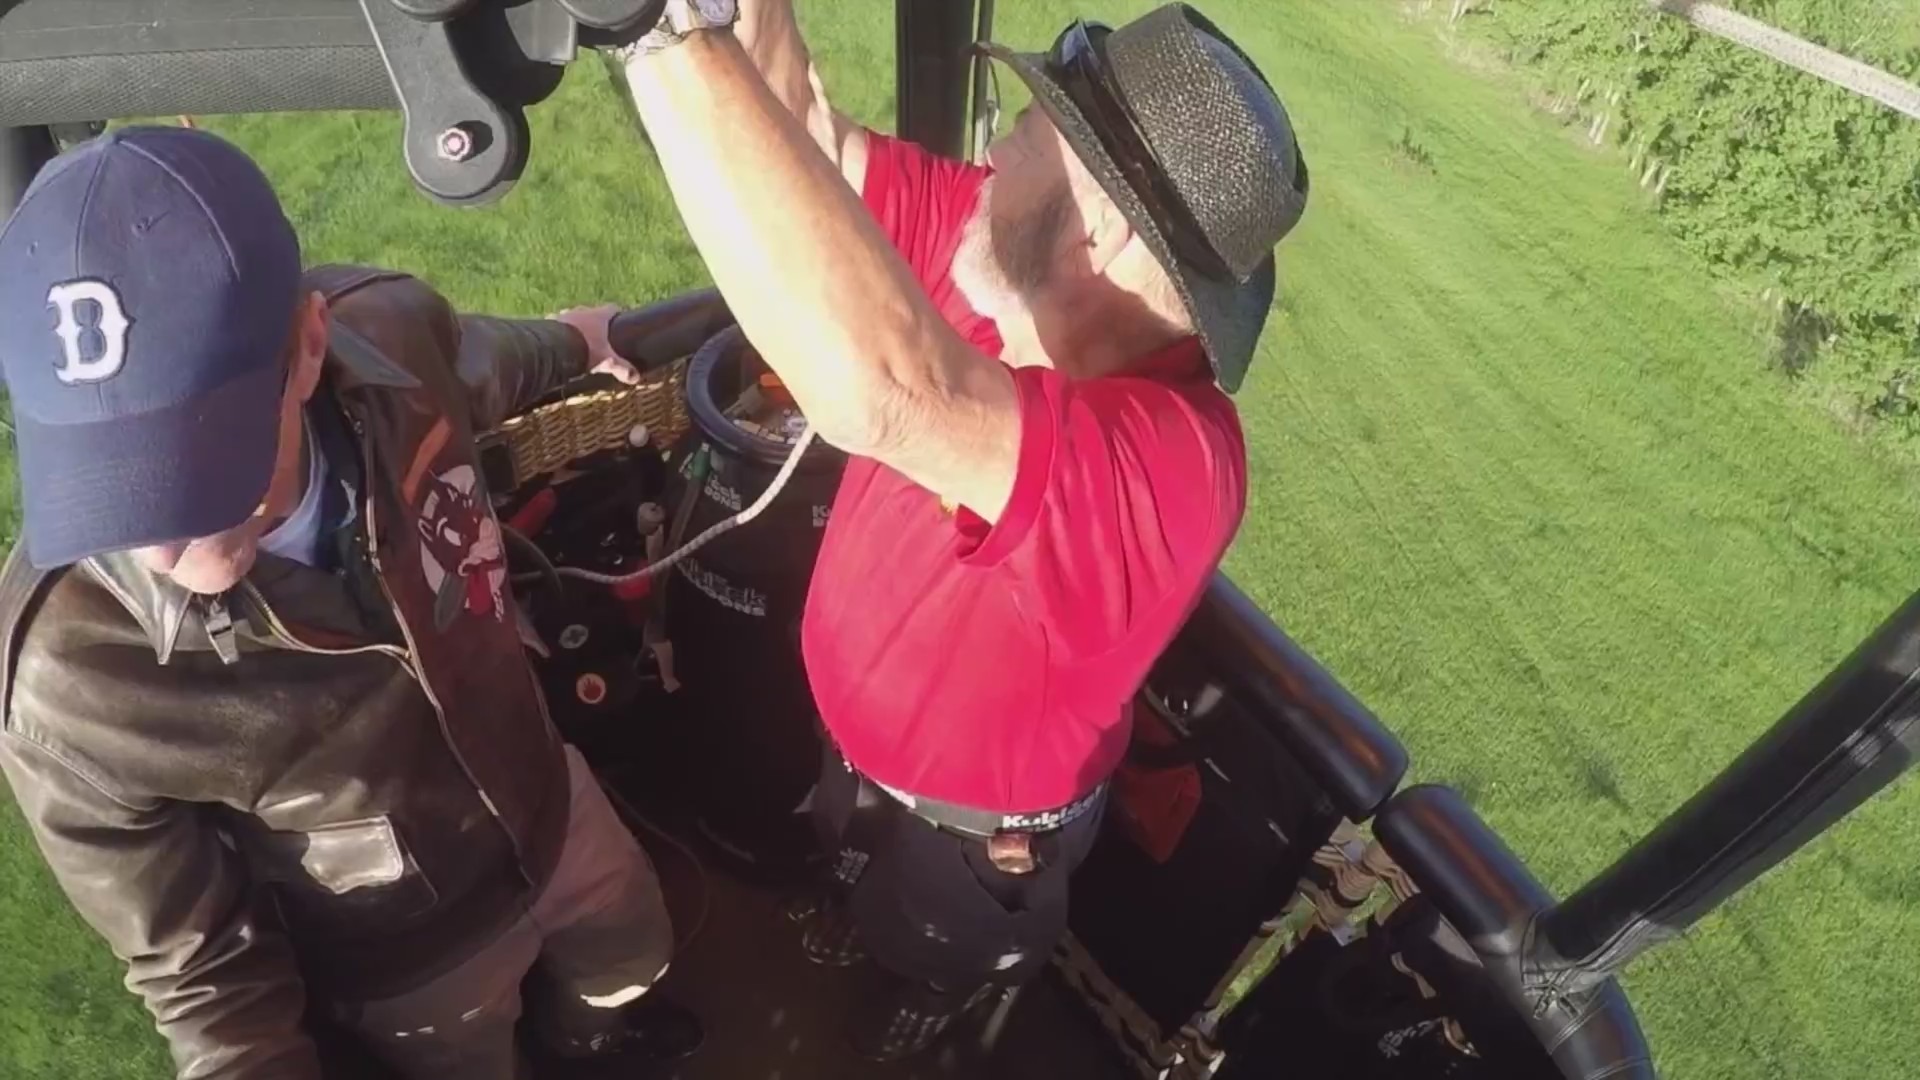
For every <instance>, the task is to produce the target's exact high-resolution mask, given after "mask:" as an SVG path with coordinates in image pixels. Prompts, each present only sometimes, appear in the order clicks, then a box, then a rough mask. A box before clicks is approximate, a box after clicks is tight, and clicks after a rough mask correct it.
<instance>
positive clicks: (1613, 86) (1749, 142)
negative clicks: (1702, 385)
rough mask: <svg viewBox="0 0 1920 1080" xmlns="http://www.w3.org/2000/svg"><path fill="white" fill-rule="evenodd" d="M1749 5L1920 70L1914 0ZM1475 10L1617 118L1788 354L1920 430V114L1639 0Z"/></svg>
mask: <svg viewBox="0 0 1920 1080" xmlns="http://www.w3.org/2000/svg"><path fill="white" fill-rule="evenodd" d="M1732 6H1734V7H1736V8H1738V9H1740V10H1741V11H1743V12H1744V13H1746V14H1749V15H1752V16H1753V17H1755V18H1758V19H1761V20H1763V21H1765V22H1768V23H1770V24H1772V25H1774V26H1778V27H1780V28H1782V29H1784V30H1787V31H1789V32H1791V33H1794V34H1797V35H1799V36H1801V37H1804V38H1807V39H1808V40H1811V41H1814V42H1816V43H1818V44H1821V45H1824V46H1826V47H1827V48H1830V49H1834V50H1836V51H1838V52H1841V53H1844V54H1846V55H1848V56H1851V57H1854V58H1855V59H1858V60H1861V61H1863V62H1866V63H1869V64H1872V65H1875V66H1877V67H1880V68H1882V69H1884V70H1887V71H1890V72H1892V73H1893V74H1895V75H1897V76H1900V77H1903V78H1910V79H1911V78H1920V6H1916V5H1913V4H1911V2H1910V0H1739V2H1736V3H1734V4H1732ZM1471 22H1472V23H1473V24H1475V25H1477V26H1479V27H1481V28H1482V32H1484V33H1487V34H1489V35H1491V36H1493V37H1494V38H1495V39H1496V40H1498V41H1499V42H1500V43H1501V44H1502V45H1503V46H1504V48H1505V50H1506V52H1507V54H1508V56H1509V58H1510V59H1512V60H1514V61H1517V62H1520V63H1523V64H1527V65H1531V66H1532V67H1533V68H1535V69H1536V70H1537V71H1538V72H1540V73H1541V75H1542V76H1543V77H1544V79H1545V80H1546V82H1547V84H1548V86H1549V87H1550V89H1551V92H1552V93H1553V94H1555V95H1556V102H1555V104H1556V106H1557V107H1560V108H1563V109H1564V110H1566V111H1568V112H1570V113H1572V114H1575V115H1581V116H1583V118H1593V117H1597V116H1602V115H1604V116H1606V117H1607V118H1608V123H1607V128H1606V136H1605V137H1606V138H1607V139H1610V140H1611V141H1612V142H1613V143H1614V144H1616V145H1618V146H1621V147H1623V148H1625V149H1626V150H1627V151H1628V152H1629V153H1630V155H1631V160H1632V162H1633V164H1634V165H1635V166H1636V167H1637V168H1639V169H1641V170H1642V171H1641V172H1640V174H1639V175H1641V176H1642V178H1643V180H1644V181H1647V182H1652V181H1654V180H1656V179H1657V178H1662V179H1663V182H1662V183H1661V185H1660V192H1659V194H1660V197H1661V198H1660V210H1661V215H1662V217H1663V219H1664V220H1665V222H1666V223H1667V226H1668V227H1669V228H1670V229H1671V231H1672V232H1673V234H1674V235H1675V236H1677V237H1679V238H1680V240H1681V241H1682V242H1683V243H1685V244H1686V245H1687V246H1688V247H1689V248H1691V249H1693V250H1694V251H1696V252H1698V253H1699V254H1700V255H1702V256H1704V257H1705V259H1706V260H1707V261H1708V263H1709V264H1710V265H1711V266H1713V267H1716V268H1718V269H1719V270H1721V271H1722V272H1724V273H1726V274H1727V275H1729V276H1730V277H1731V278H1733V279H1734V280H1735V281H1738V282H1740V283H1743V284H1748V285H1751V286H1752V287H1753V288H1754V290H1755V291H1756V292H1760V291H1761V290H1762V289H1763V288H1764V290H1765V293H1764V295H1765V296H1766V297H1767V298H1768V300H1770V301H1771V302H1772V303H1773V305H1774V310H1775V312H1776V313H1777V315H1778V317H1779V328H1780V330H1781V334H1780V345H1781V347H1780V350H1779V360H1780V363H1781V367H1782V368H1783V369H1784V370H1786V371H1787V372H1789V373H1790V374H1793V375H1796V376H1800V377H1803V378H1805V379H1807V380H1810V381H1811V382H1812V383H1814V384H1815V389H1816V391H1817V392H1818V393H1820V394H1822V395H1823V396H1826V397H1829V398H1831V399H1832V400H1833V401H1835V402H1836V403H1837V404H1841V405H1843V406H1844V408H1845V411H1846V412H1847V413H1848V414H1850V415H1851V416H1854V417H1857V418H1860V419H1862V420H1865V421H1870V422H1875V423H1877V424H1878V425H1880V426H1890V427H1892V428H1893V429H1895V431H1896V432H1897V433H1898V434H1899V435H1900V436H1901V437H1903V438H1906V439H1920V397H1916V395H1920V386H1916V385H1915V380H1916V377H1917V376H1920V242H1917V241H1916V236H1917V235H1920V121H1916V120H1913V119H1911V118H1908V117H1906V116H1903V115H1901V114H1899V113H1896V112H1894V111H1892V110H1891V109H1888V108H1885V107H1884V106H1882V105H1880V104H1878V103H1877V102H1873V101H1870V100H1868V99H1866V98H1863V97H1860V96H1859V95H1856V94H1854V93H1853V92H1851V91H1849V90H1846V89H1843V88H1841V87H1838V86H1834V85H1832V84H1830V83H1827V82H1825V81H1823V80H1821V79H1819V78H1816V77H1815V76H1812V75H1809V74H1807V73H1805V72H1802V71H1799V70H1798V69H1795V68H1791V67H1788V66H1786V65H1785V64H1782V63H1780V62H1778V61H1776V60H1774V59H1772V58H1770V57H1767V56H1764V55H1762V54H1759V53H1756V52H1753V51H1751V50H1749V49H1747V48H1745V47H1743V46H1740V45H1736V44H1734V43H1732V42H1729V41H1725V40H1723V39H1721V38H1719V37H1716V36H1714V35H1712V34H1708V33H1704V32H1702V31H1700V30H1697V29H1695V28H1694V27H1693V26H1691V25H1690V24H1688V23H1686V22H1685V21H1683V20H1681V19H1677V18H1673V17H1670V16H1667V15H1663V14H1661V13H1659V12H1657V11H1654V10H1652V9H1650V8H1648V7H1647V6H1646V5H1645V4H1644V3H1640V2H1638V0H1605V2H1595V0H1528V2H1525V3H1507V4H1501V5H1499V6H1498V7H1497V8H1495V9H1494V12H1493V17H1492V18H1481V19H1476V20H1471Z"/></svg>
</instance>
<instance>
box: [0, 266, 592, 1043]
mask: <svg viewBox="0 0 1920 1080" xmlns="http://www.w3.org/2000/svg"><path fill="white" fill-rule="evenodd" d="M308 284H309V287H310V288H312V289H315V290H318V291H320V292H323V293H325V294H327V295H328V296H329V297H330V298H331V301H332V305H333V337H332V347H331V351H330V355H329V357H328V361H327V366H326V369H325V370H326V377H325V381H324V382H323V383H322V387H323V389H322V393H323V394H329V395H331V400H332V401H333V402H337V404H338V407H339V408H338V411H337V414H334V415H337V416H338V417H339V418H340V419H341V420H342V421H343V422H342V423H340V424H339V425H337V427H338V431H339V433H340V438H341V439H342V440H344V442H345V445H347V446H351V445H352V444H353V443H355V442H357V443H358V446H359V453H358V454H357V455H356V454H353V453H346V454H344V455H343V456H344V457H345V458H347V459H354V458H357V459H358V460H357V461H353V460H349V461H348V462H346V463H345V464H344V467H343V469H342V471H345V472H347V473H348V474H349V476H348V478H347V479H348V482H349V483H350V484H352V485H353V486H354V487H355V488H356V489H357V494H355V495H354V496H351V497H350V498H349V499H348V500H347V502H348V504H349V505H352V506H353V507H354V509H355V514H354V523H353V525H352V526H351V527H350V528H348V529H344V530H342V533H341V536H342V544H341V553H342V559H341V562H342V564H343V566H342V568H341V569H340V570H339V571H338V572H335V573H329V572H326V571H322V570H317V569H313V568H309V567H307V566H304V565H302V564H299V563H294V562H290V561H286V560H281V559H278V558H275V557H273V556H270V555H266V554H264V553H263V554H262V556H261V561H260V564H259V565H258V566H257V567H256V568H255V570H254V571H253V572H252V573H251V574H250V575H249V576H248V579H247V580H246V581H245V582H244V583H243V584H242V585H241V587H239V588H237V589H235V590H233V591H232V592H230V593H229V594H227V596H225V597H223V598H211V599H210V598H203V597H195V596H193V595H191V594H188V593H186V592H185V591H183V590H181V589H180V588H178V587H177V586H174V585H172V584H171V583H170V582H167V581H164V580H161V579H158V578H155V577H154V576H153V575H151V574H148V573H146V572H144V571H142V570H140V569H139V568H138V567H136V566H134V565H133V564H132V563H131V562H130V561H129V560H128V559H127V558H126V557H124V556H112V557H106V558H99V559H92V560H88V561H86V562H84V563H82V564H80V565H78V566H76V567H73V568H69V569H68V570H66V571H63V572H58V573H55V574H51V575H39V574H35V573H34V572H33V571H31V570H30V569H29V568H27V566H26V563H25V561H24V559H22V558H18V557H14V558H10V559H9V560H8V563H7V567H6V570H5V572H4V577H0V634H4V639H3V640H4V643H5V653H4V663H3V665H0V702H4V704H5V730H4V734H0V769H3V770H4V772H5V774H6V777H7V780H8V781H9V783H10V784H11V786H12V789H13V792H14V795H15V798H16V799H17V800H18V802H19V804H20V807H21V810H22V811H23V812H24V814H25V817H26V820H27V821H28V823H29V824H30V825H31V827H32V829H33V832H34V835H35V837H36V839H37V840H38V841H39V844H40V847H41V849H42V851H44V853H45V855H46V859H47V862H48V864H49V865H50V866H51V867H52V868H53V872H54V874H55V875H56V876H57V877H58V879H59V880H60V882H61V884H62V886H63V887H64V888H65V889H66V892H67V895H68V896H69V897H71V898H72V901H73V904H74V906H75V907H76V908H78V909H79V911H80V914H81V915H82V916H83V917H84V918H85V919H86V920H87V921H88V922H89V923H91V924H92V926H93V927H94V928H95V929H96V930H97V931H98V932H99V933H100V934H101V935H102V936H103V937H105V938H106V940H107V941H108V942H109V943H110V944H111V945H112V947H113V949H114V951H115V952H116V953H117V954H118V955H119V956H120V957H121V958H122V959H124V960H125V961H126V962H127V968H128V976H127V985H128V986H129V987H130V988H131V989H133V990H134V991H136V992H138V993H139V994H140V995H142V997H144V999H145V1001H146V1004H147V1006H148V1008H149V1009H150V1010H151V1011H152V1012H153V1015H154V1017H155V1020H156V1022H157V1025H158V1027H159V1029H160V1031H161V1033H162V1034H163V1035H164V1036H165V1037H166V1038H167V1040H168V1041H169V1043H170V1045H171V1049H172V1052H173V1056H174V1061H175V1063H176V1066H177V1069H178V1072H179V1075H180V1076H181V1077H183V1078H186V1077H191V1078H195V1080H215V1078H217V1080H242V1078H247V1080H252V1078H264V1077H273V1078H275V1080H288V1078H294V1080H306V1078H312V1077H318V1076H319V1075H320V1069H319V1065H318V1063H317V1061H316V1058H315V1051H314V1046H313V1043H312V1042H311V1040H310V1038H309V1037H308V1035H307V1034H306V1033H305V1032H304V1030H303V1026H302V1016H303V1011H304V1009H305V1007H306V1004H307V1002H306V991H307V990H308V989H312V990H313V991H314V992H315V994H316V996H317V997H319V998H321V999H326V1000H333V999H347V1000H351V999H354V998H365V997H379V996H385V995H388V994H390V993H394V992H397V991H399V990H402V989H405V988H407V987H408V986H410V985H416V984H418V983H419V982H421V981H423V980H425V979H427V978H431V977H433V976H435V975H437V974H439V973H441V972H443V971H445V970H448V969H449V968H450V967H451V966H452V965H453V964H455V963H457V962H458V961H459V960H460V959H462V958H463V956H464V955H466V954H468V953H470V951H471V950H472V949H473V948H475V947H477V946H478V945H479V944H481V943H482V942H483V941H484V940H485V939H487V938H488V937H490V936H491V935H493V934H495V933H497V932H498V931H499V930H500V929H501V928H503V927H504V926H505V925H506V924H507V923H508V921H509V920H510V919H511V918H512V917H513V916H514V914H515V913H516V911H518V910H520V905H522V904H524V903H525V902H527V900H528V897H529V894H530V892H531V891H532V890H535V889H537V888H539V887H540V885H541V884H542V883H544V882H545V880H546V878H547V877H548V875H549V874H550V873H551V871H552V868H553V865H554V863H555V861H556V859H557V858H558V855H559V848H560V844H561V841H562V839H563V836H564V832H565V823H566V820H567V790H568V788H567V781H566V767H565V763H564V758H563V756H562V747H561V743H560V740H559V738H558V736H557V735H556V733H555V732H554V730H553V727H552V725H551V724H550V723H549V721H548V719H547V716H546V708H545V704H544V702H543V701H542V699H541V696H540V693H539V690H538V688H537V686H536V683H535V681H534V675H533V672H532V670H531V669H530V667H529V666H528V663H527V660H526V656H525V653H524V652H523V651H522V645H521V642H520V639H519V636H518V633H517V628H516V623H515V618H514V613H513V611H512V609H511V607H510V606H509V605H510V604H511V599H510V597H509V595H508V592H507V586H506V582H505V578H506V571H505V564H504V553H503V552H502V551H501V550H500V537H499V532H498V528H497V525H496V524H495V521H494V518H493V515H492V511H491V508H490V507H489V505H488V497H487V492H486V491H485V490H484V488H483V486H482V484H481V481H480V477H479V468H478V464H479V463H478V461H477V458H476V453H475V449H474V435H475V433H476V432H479V431H484V430H486V429H488V428H491V427H493V426H495V425H497V424H498V423H499V422H500V421H502V420H503V419H505V418H506V417H508V416H510V415H513V414H514V413H516V412H518V411H520V410H522V409H524V408H525V407H527V406H528V405H530V404H532V403H533V402H534V401H535V400H537V399H538V398H539V397H540V396H542V395H543V394H544V393H545V392H546V391H548V390H551V389H553V388H556V387H558V386H559V385H561V384H562V383H563V382H565V381H566V380H568V379H570V378H573V377H576V376H579V375H582V374H584V373H585V370H584V369H585V365H586V352H585V348H584V345H583V343H582V341H581V339H580V337H579V335H578V334H576V333H575V332H574V331H572V330H570V329H567V328H565V327H563V326H561V325H559V324H557V323H552V322H518V321H508V320H498V319H486V318H476V317H468V316H458V315H456V314H455V313H454V311H453V310H452V308H451V307H449V305H448V304H447V302H446V301H445V300H444V299H442V298H441V297H440V296H439V295H438V294H436V293H435V292H434V291H433V290H431V289H430V288H428V287H427V286H426V285H425V284H423V283H421V282H420V281H418V280H415V279H413V278H410V277H407V276H405V275H401V274H394V273H387V272H383V271H376V270H364V269H357V268H348V267H330V268H324V269H319V270H315V271H313V272H311V273H310V274H309V277H308ZM333 461H334V457H333V455H329V462H330V464H331V463H333ZM356 466H357V469H358V472H357V475H354V473H355V468H356ZM258 885H265V886H266V887H265V888H259V887H256V886H258Z"/></svg>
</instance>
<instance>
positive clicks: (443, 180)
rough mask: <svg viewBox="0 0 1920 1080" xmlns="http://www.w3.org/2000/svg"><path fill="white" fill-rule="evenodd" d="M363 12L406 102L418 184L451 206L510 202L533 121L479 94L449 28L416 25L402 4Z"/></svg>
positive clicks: (374, 0) (380, 0)
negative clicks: (507, 199) (508, 196)
mask: <svg viewBox="0 0 1920 1080" xmlns="http://www.w3.org/2000/svg"><path fill="white" fill-rule="evenodd" d="M413 6H416V7H419V6H424V5H420V4H415V5H413ZM433 6H436V7H441V8H454V7H459V6H461V5H456V4H439V5H433ZM360 9H361V11H363V12H364V13H365V14H366V17H367V26H368V28H369V29H371V30H372V31H373V40H374V44H375V45H377V46H378V47H379V49H380V59H381V60H382V61H383V62H384V63H385V64H386V66H387V76H388V77H389V78H391V79H392V80H393V89H394V94H395V96H397V97H398V98H399V99H400V111H401V113H402V115H403V116H404V117H405V122H406V134H405V136H404V138H403V144H404V148H405V152H406V159H407V171H408V172H410V173H412V174H413V181H414V183H415V184H416V185H418V186H419V188H420V190H422V191H424V192H425V193H426V194H427V195H429V196H431V197H432V198H434V199H437V200H439V201H440V202H443V203H446V204H448V205H450V206H479V205H483V204H486V203H490V202H493V201H495V200H497V199H499V198H500V197H501V196H503V195H505V194H506V193H507V191H508V190H509V189H510V188H511V187H512V186H513V183H514V181H516V180H518V179H519V178H520V173H521V172H522V171H523V170H524V169H525V168H526V165H527V152H528V149H529V147H528V143H529V138H528V132H527V118H526V114H525V113H524V112H522V111H521V109H520V108H519V107H518V106H506V105H502V104H501V103H500V102H498V101H496V100H495V99H493V98H492V97H489V96H487V95H486V94H483V93H481V92H480V90H479V88H478V87H477V86H476V85H475V83H474V80H473V78H472V77H471V76H470V75H469V74H468V72H467V69H466V65H465V64H464V63H463V62H462V59H461V56H460V53H459V51H458V50H457V49H456V48H455V47H454V41H453V37H452V34H451V27H450V26H449V24H448V23H446V22H427V21H424V20H422V19H419V18H415V17H414V16H413V15H411V14H408V13H407V12H406V11H403V10H401V8H400V7H399V5H398V4H397V2H396V0H360Z"/></svg>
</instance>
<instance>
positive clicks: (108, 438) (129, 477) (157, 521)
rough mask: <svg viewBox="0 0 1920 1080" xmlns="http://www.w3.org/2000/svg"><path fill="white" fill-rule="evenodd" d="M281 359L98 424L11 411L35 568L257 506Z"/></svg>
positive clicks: (176, 535)
mask: <svg viewBox="0 0 1920 1080" xmlns="http://www.w3.org/2000/svg"><path fill="white" fill-rule="evenodd" d="M283 374H284V372H283V371H282V369H281V368H280V367H279V366H277V365H275V366H268V367H266V368H264V369H263V370H261V371H259V372H255V373H250V374H248V375H245V376H242V377H241V378H238V379H235V380H233V381H232V382H229V383H228V384H227V385H225V386H223V387H220V388H219V389H217V390H214V391H213V392H211V393H208V394H203V395H199V396H197V397H195V398H194V399H193V400H191V401H187V402H183V403H181V404H179V405H175V406H172V407H171V408H166V409H157V410H154V411H153V412H149V413H143V414H140V415H137V416H128V417H121V418H118V419H115V420H110V421H103V422H100V423H92V424H49V423H43V422H40V421H36V420H34V419H33V418H32V417H31V416H26V415H20V414H16V415H15V417H14V424H15V428H16V431H17V440H16V442H17V447H16V449H17V451H18V455H19V461H20V494H21V501H22V503H23V504H24V508H25V510H26V515H25V516H26V530H25V532H26V544H27V558H28V560H29V561H30V562H31V563H32V564H33V565H34V566H35V567H36V568H39V569H43V570H44V569H51V568H53V567H59V566H65V565H68V564H70V563H75V562H79V561H80V560H82V559H86V558H90V557H92V556H95V555H104V554H107V553H108V552H113V551H125V550H128V549H130V548H139V547H146V546H149V545H152V544H168V543H177V542H180V541H183V540H197V539H199V538H201V537H205V536H212V535H214V534H216V533H221V532H225V531H226V530H228V529H231V528H233V527H234V526H236V525H239V524H240V523H242V522H244V521H246V520H247V518H249V517H250V516H252V514H253V511H254V509H255V508H256V507H258V506H259V505H260V500H261V498H262V497H263V496H265V494H266V492H267V487H268V485H269V484H270V482H271V481H272V478H273V464H274V458H275V456H276V454H277V451H278V449H279V443H280V439H279V428H280V409H279V402H280V397H281V392H282V385H283V384H282V381H281V380H282V376H283Z"/></svg>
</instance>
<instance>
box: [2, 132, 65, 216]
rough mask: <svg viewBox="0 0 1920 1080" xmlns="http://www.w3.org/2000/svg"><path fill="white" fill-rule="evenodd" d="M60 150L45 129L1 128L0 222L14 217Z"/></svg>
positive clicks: (50, 133)
mask: <svg viewBox="0 0 1920 1080" xmlns="http://www.w3.org/2000/svg"><path fill="white" fill-rule="evenodd" d="M56 150H57V147H56V146H55V144H54V141H53V133H52V132H51V131H49V130H47V129H46V128H44V127H12V128H9V127H0V220H4V219H5V218H6V217H8V216H9V215H11V214H12V213H13V208H14V207H15V206H18V205H19V204H20V196H22V195H25V194H26V193H27V185H28V184H31V183H33V178H34V177H35V176H38V175H39V174H40V167H41V166H42V165H45V164H46V163H47V162H49V161H51V160H53V155H54V153H55V152H56Z"/></svg>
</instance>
